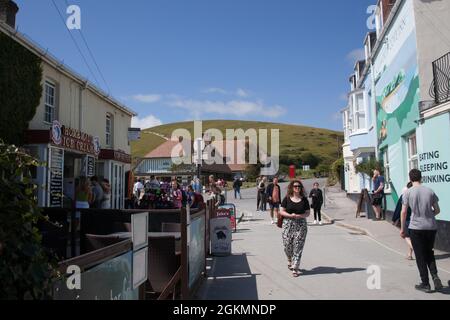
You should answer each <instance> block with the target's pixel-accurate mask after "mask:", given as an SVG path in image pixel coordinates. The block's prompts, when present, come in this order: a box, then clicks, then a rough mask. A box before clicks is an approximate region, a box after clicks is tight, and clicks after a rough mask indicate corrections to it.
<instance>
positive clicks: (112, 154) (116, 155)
mask: <svg viewBox="0 0 450 320" xmlns="http://www.w3.org/2000/svg"><path fill="white" fill-rule="evenodd" d="M99 158H100V159H105V160H115V161H119V162H123V163H131V155H129V154H128V153H125V152H124V151H122V150H110V149H102V150H101V152H100V155H99Z"/></svg>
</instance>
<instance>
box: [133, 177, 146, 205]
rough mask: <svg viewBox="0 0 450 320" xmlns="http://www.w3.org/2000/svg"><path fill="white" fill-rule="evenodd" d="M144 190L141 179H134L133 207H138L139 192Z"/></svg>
mask: <svg viewBox="0 0 450 320" xmlns="http://www.w3.org/2000/svg"><path fill="white" fill-rule="evenodd" d="M142 190H144V183H143V180H142V179H136V182H135V183H134V186H133V198H134V207H135V208H138V207H139V199H140V198H141V192H142Z"/></svg>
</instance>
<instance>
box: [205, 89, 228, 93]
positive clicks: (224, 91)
mask: <svg viewBox="0 0 450 320" xmlns="http://www.w3.org/2000/svg"><path fill="white" fill-rule="evenodd" d="M203 93H219V94H228V92H227V90H225V89H222V88H208V89H205V90H203Z"/></svg>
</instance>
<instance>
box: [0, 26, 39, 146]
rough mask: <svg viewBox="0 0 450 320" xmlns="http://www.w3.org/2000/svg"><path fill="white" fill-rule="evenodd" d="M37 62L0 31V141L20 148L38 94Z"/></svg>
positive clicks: (32, 115) (37, 58)
mask: <svg viewBox="0 0 450 320" xmlns="http://www.w3.org/2000/svg"><path fill="white" fill-rule="evenodd" d="M41 82H42V67H41V59H40V58H39V57H37V56H36V55H34V54H33V53H31V52H30V51H29V50H27V49H25V48H24V47H22V46H21V45H20V44H18V43H17V42H16V41H14V40H12V39H11V38H10V37H8V36H6V35H5V34H3V33H2V32H0V110H1V117H0V138H2V139H3V141H5V142H7V143H11V144H15V145H19V146H20V145H23V143H24V138H25V134H24V131H25V130H26V129H27V128H28V123H29V122H30V120H31V119H32V118H33V117H34V115H35V113H36V108H37V106H38V105H39V102H40V99H41V95H42V85H41Z"/></svg>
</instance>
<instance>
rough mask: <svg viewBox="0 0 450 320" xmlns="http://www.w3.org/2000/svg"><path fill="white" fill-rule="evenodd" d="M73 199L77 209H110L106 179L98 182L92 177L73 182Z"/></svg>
mask: <svg viewBox="0 0 450 320" xmlns="http://www.w3.org/2000/svg"><path fill="white" fill-rule="evenodd" d="M75 197H76V208H77V209H89V208H91V209H110V208H111V185H110V183H109V180H108V179H103V180H102V181H101V182H99V181H98V177H96V176H94V177H91V178H90V179H88V178H87V177H80V178H78V179H76V181H75Z"/></svg>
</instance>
